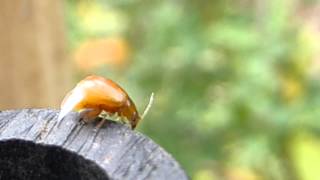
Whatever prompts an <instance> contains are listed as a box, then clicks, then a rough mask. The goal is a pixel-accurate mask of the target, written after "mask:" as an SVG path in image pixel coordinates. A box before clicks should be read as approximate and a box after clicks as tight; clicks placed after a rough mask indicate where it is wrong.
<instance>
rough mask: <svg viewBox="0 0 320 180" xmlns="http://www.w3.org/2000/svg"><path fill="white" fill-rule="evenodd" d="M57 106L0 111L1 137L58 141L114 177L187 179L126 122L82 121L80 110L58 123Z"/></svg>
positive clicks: (48, 143)
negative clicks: (80, 121)
mask: <svg viewBox="0 0 320 180" xmlns="http://www.w3.org/2000/svg"><path fill="white" fill-rule="evenodd" d="M58 112H59V111H58V110H51V109H21V110H8V111H1V112H0V141H2V142H4V141H6V140H10V139H21V140H27V141H32V142H35V143H37V144H42V145H55V146H59V147H62V148H64V149H67V150H69V151H72V152H74V153H76V154H78V155H81V156H83V157H84V158H86V159H88V160H91V161H93V162H95V163H96V164H97V165H98V166H100V167H101V168H102V169H104V170H105V172H106V173H107V174H108V176H109V177H110V178H111V179H134V180H139V179H141V180H142V179H159V180H160V179H166V180H171V179H172V180H180V179H181V180H184V179H188V177H187V175H186V174H185V172H184V171H183V170H182V168H181V167H180V165H179V164H178V163H177V162H176V161H175V160H174V159H173V158H172V156H171V155H170V154H168V153H167V152H166V151H165V150H164V149H163V148H161V147H160V146H159V145H157V144H156V143H154V142H153V141H152V140H151V139H149V138H148V137H146V136H144V135H143V134H141V133H139V132H137V131H133V130H131V129H130V128H128V127H127V126H125V125H122V124H119V123H116V122H110V121H108V122H107V123H106V124H105V126H104V127H103V128H101V129H100V130H99V131H94V127H95V125H96V124H95V123H92V124H85V125H81V124H80V123H79V117H78V113H70V114H69V115H68V116H66V117H65V118H64V119H63V120H62V121H61V123H60V124H59V125H58V124H57V115H58Z"/></svg>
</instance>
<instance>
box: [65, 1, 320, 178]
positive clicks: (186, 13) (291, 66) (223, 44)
mask: <svg viewBox="0 0 320 180" xmlns="http://www.w3.org/2000/svg"><path fill="white" fill-rule="evenodd" d="M93 4H94V6H96V7H99V8H98V9H100V10H102V12H103V13H106V15H105V16H102V19H101V20H102V21H101V20H100V21H96V22H95V21H93V22H95V23H91V24H90V23H89V24H84V22H83V19H81V17H79V16H78V14H77V11H78V10H77V7H78V6H80V5H82V6H85V5H88V6H92V5H93ZM302 4H303V5H304V6H311V7H312V6H316V5H318V4H319V2H318V1H290V0H259V1H254V0H239V1H231V0H215V1H210V0H199V1H196V0H194V1H192V0H173V1H160V0H154V1H149V0H114V1H112V0H109V1H107V0H106V1H103V0H97V1H84V0H83V1H74V0H69V1H68V3H67V8H66V15H67V24H68V30H69V36H68V37H69V42H70V52H72V51H73V49H76V48H77V46H79V44H81V42H83V41H85V40H87V39H90V38H99V37H108V36H115V35H116V36H121V37H123V38H125V39H126V40H127V41H128V44H129V45H130V47H131V52H132V53H131V56H130V62H131V63H130V64H129V65H128V66H127V67H126V68H125V69H121V70H115V69H114V68H112V67H111V66H108V65H105V66H102V67H99V68H97V69H95V70H94V71H92V72H90V73H96V74H100V75H103V76H106V77H109V78H111V79H114V80H115V81H117V82H119V83H120V84H121V85H122V86H123V87H124V88H125V89H126V90H127V91H128V93H129V94H130V95H131V96H132V98H133V99H134V100H135V102H136V104H137V105H138V107H139V109H140V111H142V110H143V108H144V105H145V104H146V103H147V101H148V100H147V99H148V96H149V94H150V93H151V92H155V104H154V105H153V107H152V109H151V111H150V114H148V116H147V117H146V118H145V119H144V120H143V121H142V122H141V124H140V126H139V128H138V130H139V131H142V132H143V133H144V134H146V135H147V136H149V137H151V138H152V139H153V140H154V141H156V142H157V143H158V144H160V145H161V146H163V147H164V148H165V149H166V150H167V151H168V152H170V153H171V154H172V155H173V156H174V157H175V158H176V159H177V160H178V161H179V162H180V163H181V165H182V166H183V168H185V169H186V171H187V173H188V174H189V175H190V177H192V178H193V179H199V180H206V179H220V178H222V177H224V178H226V179H232V177H243V179H250V178H251V179H317V178H316V177H318V178H320V177H319V175H318V173H316V172H317V168H318V167H320V158H319V157H320V154H319V152H320V140H319V138H318V137H319V130H320V123H319V122H318V119H319V117H320V111H319V110H318V107H319V105H320V96H319V95H320V94H319V92H320V91H319V88H320V87H319V84H320V83H319V75H320V72H319V71H316V70H315V71H313V66H314V64H316V63H315V62H316V54H318V55H320V53H319V44H318V43H319V41H318V40H320V38H319V37H320V36H319V34H316V32H314V33H313V31H309V29H308V26H307V25H306V23H305V21H306V20H305V19H303V18H301V19H302V20H299V19H298V18H299V16H298V15H297V11H298V10H299V8H300V7H301V6H302ZM84 11H85V10H84ZM103 17H105V19H103ZM110 17H112V18H110ZM93 18H94V17H93ZM317 38H318V39H317ZM318 61H319V60H318ZM87 73H88V72H87ZM84 74H85V73H83V72H79V74H78V78H81V77H83V76H84Z"/></svg>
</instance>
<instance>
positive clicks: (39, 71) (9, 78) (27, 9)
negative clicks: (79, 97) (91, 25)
mask: <svg viewBox="0 0 320 180" xmlns="http://www.w3.org/2000/svg"><path fill="white" fill-rule="evenodd" d="M0 37H1V38H0V39H1V40H0V83H1V85H0V92H1V94H0V109H8V108H21V107H48V106H51V107H57V105H58V104H59V102H60V101H61V98H62V96H63V95H64V94H65V91H66V89H67V88H69V82H70V74H69V72H70V70H69V63H68V61H67V59H66V52H65V50H66V43H65V29H64V14H63V1H61V0H52V1H41V0H3V1H1V6H0Z"/></svg>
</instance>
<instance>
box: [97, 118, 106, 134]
mask: <svg viewBox="0 0 320 180" xmlns="http://www.w3.org/2000/svg"><path fill="white" fill-rule="evenodd" d="M106 120H107V119H105V118H102V119H101V121H100V122H99V123H98V124H97V125H96V127H95V128H94V131H96V132H97V131H99V129H100V128H101V127H102V126H103V125H104V123H105V122H106Z"/></svg>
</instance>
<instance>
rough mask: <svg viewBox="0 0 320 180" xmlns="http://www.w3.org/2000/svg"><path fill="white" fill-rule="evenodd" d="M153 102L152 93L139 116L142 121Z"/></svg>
mask: <svg viewBox="0 0 320 180" xmlns="http://www.w3.org/2000/svg"><path fill="white" fill-rule="evenodd" d="M153 100H154V93H153V92H152V93H151V95H150V98H149V103H148V105H147V107H146V108H145V109H144V111H143V114H142V116H141V119H144V117H145V116H146V115H147V113H148V112H149V110H150V108H151V106H152V104H153Z"/></svg>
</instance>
